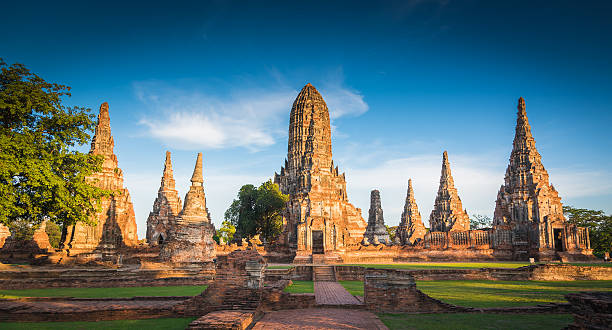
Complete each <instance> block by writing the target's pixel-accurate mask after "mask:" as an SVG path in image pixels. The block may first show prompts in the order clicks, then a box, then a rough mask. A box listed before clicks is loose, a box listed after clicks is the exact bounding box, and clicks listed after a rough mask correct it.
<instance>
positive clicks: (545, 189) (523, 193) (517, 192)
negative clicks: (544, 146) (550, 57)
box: [493, 97, 590, 257]
mask: <svg viewBox="0 0 612 330" xmlns="http://www.w3.org/2000/svg"><path fill="white" fill-rule="evenodd" d="M517 109H518V112H517V120H516V132H515V136H514V142H513V147H512V153H511V154H510V164H509V165H508V168H507V169H506V175H505V178H504V184H503V185H502V186H501V188H500V190H499V193H498V194H497V201H496V203H495V213H494V217H493V225H494V226H497V227H509V228H511V229H512V230H513V232H514V236H515V239H514V240H513V241H514V242H515V243H516V242H524V245H526V246H524V247H519V246H516V244H515V246H514V249H515V250H520V251H515V252H520V253H525V254H529V255H530V256H539V257H543V255H545V254H551V253H554V251H555V250H556V251H558V252H562V251H574V250H585V252H586V253H587V254H588V253H590V252H589V248H590V246H589V245H590V244H589V239H588V231H587V230H586V229H585V228H579V227H576V226H573V225H570V224H568V223H567V222H566V220H565V217H564V216H563V205H562V204H561V198H560V197H559V193H558V192H557V191H556V190H555V188H554V187H553V185H552V184H550V183H549V179H548V173H547V172H546V170H545V169H544V165H542V156H540V153H539V152H538V151H537V149H536V146H535V139H534V138H533V135H532V134H531V126H530V125H529V120H528V119H527V112H526V107H525V100H524V99H523V98H522V97H521V98H519V100H518V106H517ZM528 242H529V243H528ZM527 245H529V246H527Z"/></svg>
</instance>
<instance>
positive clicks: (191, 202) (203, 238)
mask: <svg viewBox="0 0 612 330" xmlns="http://www.w3.org/2000/svg"><path fill="white" fill-rule="evenodd" d="M214 234H215V227H214V225H213V224H212V223H211V219H210V213H209V212H208V209H207V208H206V194H205V193H204V178H203V175H202V153H201V152H200V153H198V158H197V160H196V165H195V168H194V170H193V175H192V177H191V187H189V191H188V192H187V195H185V204H184V206H183V209H182V210H181V212H180V213H179V214H178V216H177V217H176V221H175V225H174V228H173V229H172V230H171V232H170V237H169V239H168V241H167V243H166V244H164V245H162V249H161V251H160V257H161V259H162V260H164V261H166V262H170V263H175V264H184V263H205V262H212V261H213V259H214V258H215V242H214V241H213V235H214Z"/></svg>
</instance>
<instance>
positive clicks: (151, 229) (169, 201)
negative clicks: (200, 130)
mask: <svg viewBox="0 0 612 330" xmlns="http://www.w3.org/2000/svg"><path fill="white" fill-rule="evenodd" d="M182 204H183V202H182V201H181V198H180V197H179V194H178V191H177V190H176V188H175V181H174V176H173V172H172V161H171V159H170V151H166V162H165V165H164V174H163V175H162V178H161V185H160V187H159V190H158V191H157V198H155V201H154V202H153V211H151V213H149V218H147V242H149V245H158V244H161V243H163V242H164V241H166V240H167V239H168V237H169V236H170V231H171V229H172V227H173V226H174V225H175V223H176V217H177V216H178V214H179V212H181V208H182Z"/></svg>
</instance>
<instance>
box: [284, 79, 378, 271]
mask: <svg viewBox="0 0 612 330" xmlns="http://www.w3.org/2000/svg"><path fill="white" fill-rule="evenodd" d="M274 182H275V183H277V184H278V185H279V187H280V189H281V191H282V192H283V193H284V194H288V195H289V202H288V203H287V208H286V210H285V213H284V217H285V220H286V224H285V227H284V231H283V234H282V240H283V242H284V244H286V245H287V246H289V247H290V248H291V249H292V251H295V253H296V256H295V259H294V262H298V263H299V262H312V261H313V255H315V256H316V257H317V258H320V259H324V260H328V261H333V260H334V259H335V260H339V253H342V251H345V250H346V248H347V246H349V245H351V244H359V243H360V242H361V240H362V239H363V233H364V231H365V228H366V222H365V221H364V220H363V218H362V216H361V210H360V209H358V208H356V207H355V206H353V204H351V203H350V202H349V201H348V196H347V192H346V180H345V176H344V173H342V174H340V172H339V170H338V167H337V166H334V162H333V160H332V145H331V128H330V121H329V110H328V108H327V105H326V104H325V101H324V100H323V97H322V96H321V94H319V92H318V91H317V90H316V89H315V88H314V86H312V85H311V84H307V85H306V86H304V88H302V90H301V92H300V93H299V94H298V96H297V98H296V99H295V101H294V102H293V106H292V108H291V116H290V123H289V143H288V151H287V158H286V159H285V166H283V167H281V170H280V174H276V173H275V174H274Z"/></svg>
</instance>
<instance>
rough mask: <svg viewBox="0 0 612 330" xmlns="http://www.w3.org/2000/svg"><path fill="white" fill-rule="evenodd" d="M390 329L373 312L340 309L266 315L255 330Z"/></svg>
mask: <svg viewBox="0 0 612 330" xmlns="http://www.w3.org/2000/svg"><path fill="white" fill-rule="evenodd" d="M263 329H370V330H374V329H388V328H387V327H386V326H385V325H384V324H383V323H382V322H381V321H380V320H379V319H378V318H377V317H376V315H374V313H372V312H368V311H364V310H355V309H340V308H310V309H292V310H283V311H275V312H270V313H266V315H264V317H263V318H262V319H261V320H260V321H258V322H257V323H256V324H255V326H254V327H253V330H263Z"/></svg>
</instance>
